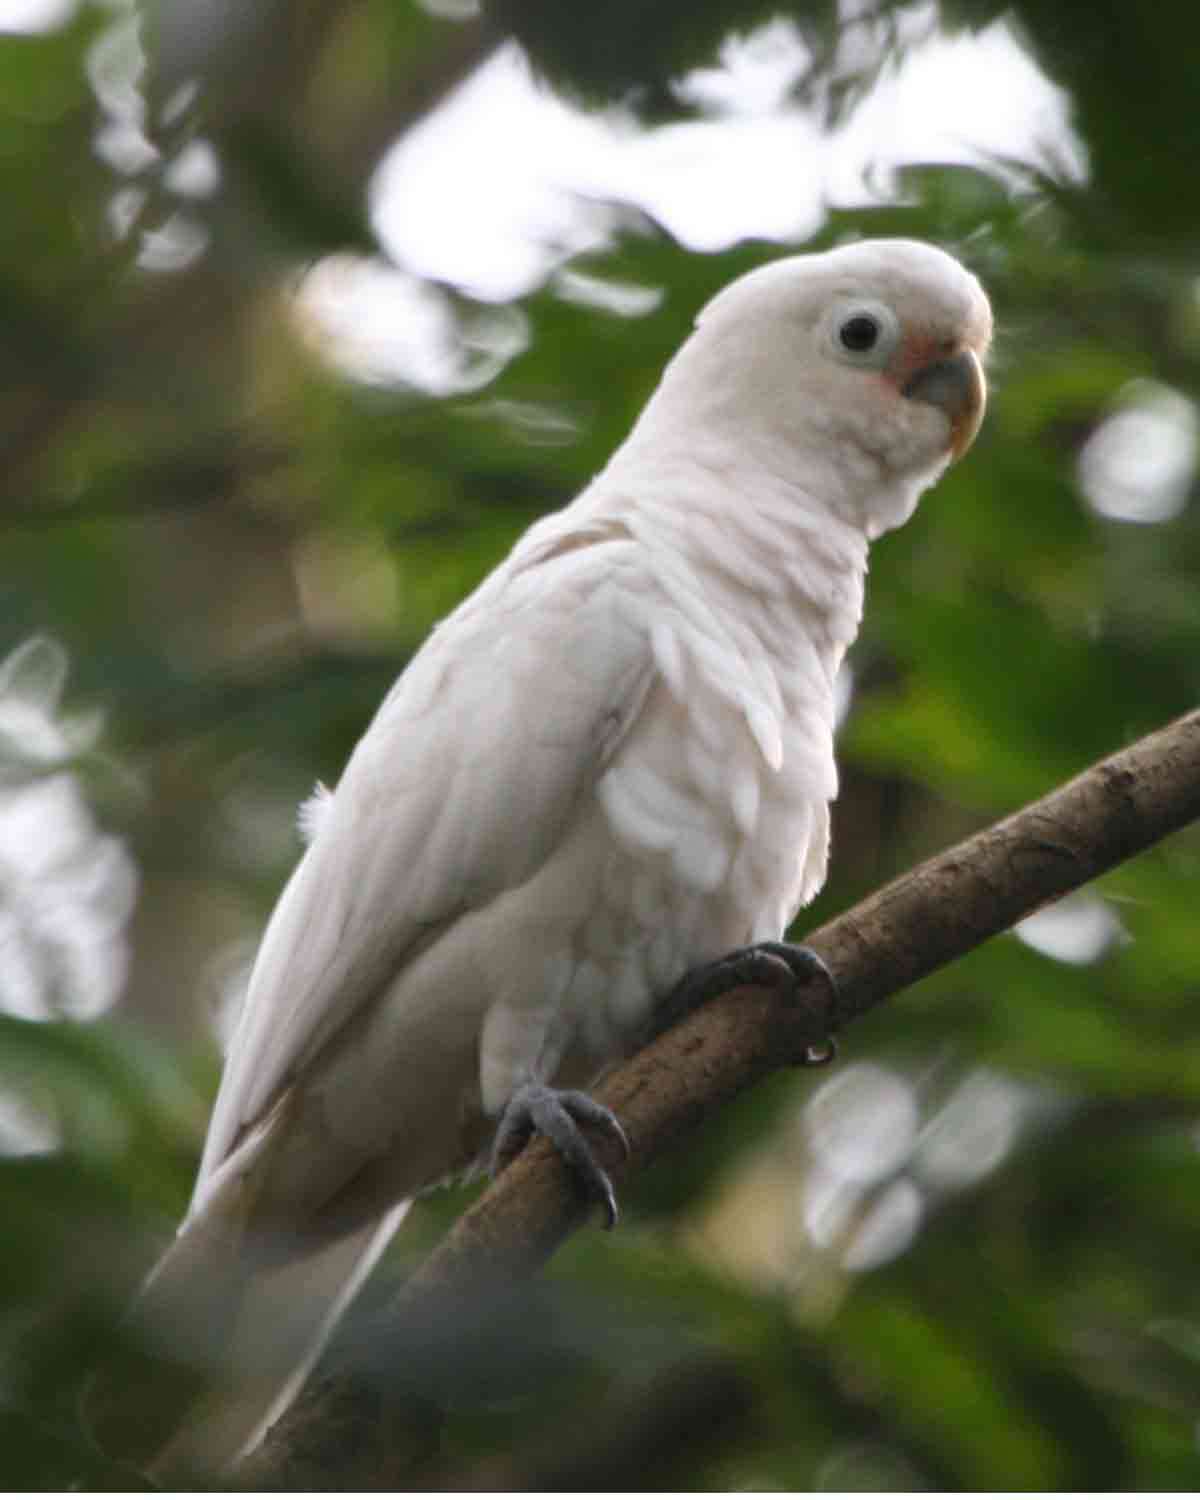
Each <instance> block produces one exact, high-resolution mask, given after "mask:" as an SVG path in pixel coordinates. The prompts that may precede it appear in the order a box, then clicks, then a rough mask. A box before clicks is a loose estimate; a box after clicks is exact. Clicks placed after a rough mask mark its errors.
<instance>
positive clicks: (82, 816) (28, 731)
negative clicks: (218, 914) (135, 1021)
mask: <svg viewBox="0 0 1200 1500" xmlns="http://www.w3.org/2000/svg"><path fill="white" fill-rule="evenodd" d="M66 676H67V657H66V652H65V651H64V650H63V649H62V647H61V646H59V645H58V644H56V643H55V642H54V641H51V640H48V639H46V638H44V637H34V638H33V639H31V640H29V641H26V642H25V643H24V644H23V645H20V646H18V647H17V648H16V649H15V650H14V651H13V652H12V653H11V654H10V655H9V656H8V657H7V658H6V659H4V660H3V661H0V1010H2V1011H4V1012H6V1013H7V1014H8V1015H11V1016H16V1017H19V1018H21V1019H23V1020H29V1021H48V1020H63V1019H69V1020H90V1019H91V1018H93V1017H95V1016H99V1015H101V1014H103V1013H104V1012H105V1011H106V1010H108V1009H109V1008H110V1007H111V1006H112V1005H113V1003H114V1002H115V1001H116V999H117V998H118V996H119V995H120V993H121V990H122V987H123V985H124V982H125V976H126V971H127V968H128V963H129V946H128V937H127V927H128V923H129V918H130V916H131V914H132V912H133V907H134V902H135V899H136V895H137V871H136V867H135V865H134V862H133V859H132V858H131V856H130V854H129V851H128V850H127V848H126V847H125V844H124V842H123V841H122V840H121V839H120V838H118V837H116V836H115V835H113V834H108V833H104V832H103V831H102V830H101V829H100V828H99V827H98V826H97V823H96V820H95V817H94V816H93V814H92V811H91V808H90V807H89V805H88V801H87V798H86V796H85V795H84V790H83V787H82V784H81V782H80V779H79V776H78V775H77V774H76V772H75V770H73V769H72V766H73V764H74V763H75V762H76V761H77V759H78V758H79V757H80V756H81V755H84V754H86V753H88V752H90V751H91V750H92V748H93V746H94V744H95V742H96V738H97V735H98V733H99V723H98V721H97V720H96V719H95V718H91V719H88V720H83V721H79V720H74V721H73V720H71V719H70V718H68V717H67V716H65V715H64V714H63V712H62V709H61V699H62V691H63V686H64V683H65V681H66Z"/></svg>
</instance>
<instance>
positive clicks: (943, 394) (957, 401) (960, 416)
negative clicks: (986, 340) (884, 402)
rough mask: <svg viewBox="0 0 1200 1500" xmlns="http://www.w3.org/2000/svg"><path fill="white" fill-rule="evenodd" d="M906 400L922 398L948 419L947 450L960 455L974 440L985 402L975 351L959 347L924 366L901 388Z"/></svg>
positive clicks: (985, 391)
mask: <svg viewBox="0 0 1200 1500" xmlns="http://www.w3.org/2000/svg"><path fill="white" fill-rule="evenodd" d="M901 390H902V393H903V394H904V395H905V396H907V397H908V399H909V400H910V401H925V402H928V404H929V405H930V406H936V407H938V409H939V410H941V411H943V412H945V414H946V416H947V417H948V418H949V419H950V436H951V441H950V451H951V453H952V454H953V455H954V457H955V458H961V457H962V456H963V454H964V453H965V452H966V451H967V449H968V448H969V447H970V446H971V444H972V442H973V441H974V439H975V434H976V433H977V432H978V431H979V427H980V423H981V422H982V421H983V411H984V407H985V406H986V405H987V383H986V382H985V380H984V378H983V367H982V366H981V365H980V363H979V359H978V357H977V355H976V354H975V352H974V351H973V350H971V349H963V350H961V351H960V352H959V353H958V354H952V355H949V356H948V357H947V358H945V359H935V360H933V361H932V363H930V364H927V365H924V366H923V367H922V368H921V369H919V370H918V371H917V372H916V374H915V375H913V376H911V377H910V378H909V379H908V380H907V381H906V382H905V384H904V385H903V386H902V387H901Z"/></svg>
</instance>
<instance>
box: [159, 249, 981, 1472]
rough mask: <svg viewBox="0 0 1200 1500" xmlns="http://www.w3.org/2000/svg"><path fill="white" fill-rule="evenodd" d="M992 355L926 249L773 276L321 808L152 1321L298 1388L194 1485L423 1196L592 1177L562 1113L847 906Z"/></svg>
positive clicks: (752, 285)
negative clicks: (882, 659)
mask: <svg viewBox="0 0 1200 1500" xmlns="http://www.w3.org/2000/svg"><path fill="white" fill-rule="evenodd" d="M990 334H991V313H990V310H989V307H988V301H987V298H986V296H985V295H984V293H983V291H982V289H981V288H980V285H979V283H978V282H977V281H976V279H975V278H974V276H972V275H971V274H970V273H969V272H967V271H966V270H964V269H963V267H962V266H961V265H960V264H959V263H958V262H957V261H956V260H954V259H952V258H951V257H950V256H949V255H946V254H944V253H943V252H942V251H940V250H937V249H934V248H932V247H931V246H929V245H925V244H919V243H916V242H914V241H908V240H874V241H864V242H861V243H856V244H851V245H847V246H844V247H843V248H841V249H836V250H832V251H829V252H827V253H824V254H815V255H800V256H794V257H790V258H788V259H782V260H778V261H775V262H774V263H772V264H769V265H766V266H763V267H761V268H760V269H758V270H756V271H753V272H751V273H750V274H749V275H746V276H743V277H741V278H740V279H739V280H737V281H735V282H733V283H732V284H731V285H730V286H728V287H726V288H725V290H724V291H722V292H721V293H720V294H719V295H718V296H717V297H715V298H714V299H713V300H712V301H711V302H710V303H709V304H708V306H707V307H705V308H704V310H703V311H702V312H701V313H700V315H699V317H698V318H697V320H696V326H695V330H694V332H693V333H692V334H691V336H690V337H689V338H688V340H687V341H686V343H684V345H683V347H682V348H681V349H680V351H679V353H678V354H677V355H676V356H675V358H674V359H673V360H672V361H671V363H670V364H669V365H668V366H667V368H666V371H665V372H664V374H663V377H662V380H661V382H660V384H659V385H658V388H657V389H656V390H655V392H654V394H653V396H652V397H651V398H650V400H649V402H648V403H647V405H646V407H645V410H644V411H643V412H642V414H641V416H640V418H639V419H638V422H637V424H636V426H635V427H634V429H633V431H632V432H631V433H630V435H629V437H628V438H627V439H626V441H625V442H624V444H623V445H622V446H621V447H620V448H619V449H618V450H617V452H616V453H615V454H614V455H613V457H612V459H611V461H610V462H609V464H608V465H607V467H606V468H605V469H604V470H603V471H602V472H601V473H600V474H599V475H598V476H597V477H596V478H595V479H594V480H593V481H592V482H591V484H589V485H588V487H587V488H586V489H585V490H584V491H583V493H582V494H581V495H580V496H579V497H578V499H576V500H575V501H574V502H573V503H572V504H570V505H568V506H567V507H566V508H565V509H564V510H562V511H559V512H557V513H556V514H554V515H551V516H548V517H546V518H545V519H543V520H541V521H539V522H538V523H537V524H536V525H535V526H533V527H532V528H531V529H530V530H529V531H528V532H527V533H526V535H525V536H524V537H523V538H522V539H521V540H520V541H519V542H518V543H517V545H516V547H515V548H514V549H513V551H512V553H511V554H510V555H509V557H508V558H507V559H506V560H505V561H504V562H503V563H501V564H500V566H499V567H498V568H497V569H496V571H495V572H494V573H493V574H492V575H491V576H490V577H489V578H488V579H487V580H486V581H485V582H484V583H483V584H482V585H481V586H480V587H479V588H478V589H477V590H476V591H475V593H474V594H472V595H471V597H470V598H469V599H467V600H466V602H465V603H463V604H462V605H461V606H460V607H459V608H458V609H457V610H456V611H455V612H454V613H453V614H452V615H451V616H450V617H449V618H448V619H447V620H445V621H444V622H443V623H442V624H441V625H439V626H438V627H437V629H436V630H435V631H434V632H433V634H432V635H431V636H430V638H429V640H428V641H427V642H426V643H425V645H424V646H423V647H422V649H421V650H420V651H419V652H418V653H417V655H416V656H415V657H414V658H413V660H412V661H411V662H410V664H409V665H408V667H407V668H406V670H405V671H404V673H403V675H402V676H401V677H400V679H399V680H398V681H397V683H396V684H395V686H394V687H393V688H392V690H391V692H390V693H389V694H388V696H387V698H386V699H385V700H384V703H383V705H382V707H381V708H380V709H379V712H378V713H377V715H376V716H375V719H374V721H373V722H372V724H371V726H370V728H369V729H368V730H367V732H366V734H365V735H364V736H363V738H362V740H361V741H360V742H359V744H358V746H357V748H356V749H355V751H354V753H353V755H352V757H351V759H350V762H349V764H348V765H347V767H346V770H345V773H344V775H343V776H342V779H341V781H340V783H339V784H338V786H337V789H336V791H334V792H332V793H325V792H323V791H322V792H319V793H318V796H317V797H316V798H315V799H314V800H313V801H312V802H311V803H310V804H309V805H308V807H307V809H306V812H305V816H304V823H305V826H306V829H307V831H308V833H309V835H310V842H309V844H308V848H307V851H306V852H305V854H304V857H303V859H302V860H301V861H300V864H299V866H298V867H297V869H296V871H295V873H294V874H293V876H292V878H291V880H290V881H289V882H288V885H287V888H286V889H285V891H284V893H283V895H282V897H281V898H280V901H279V904H278V906H277V907H276V908H275V912H274V915H273V916H272V917H271V920H270V923H269V925H268V927H267V931H266V935H265V937H264V939H263V942H262V947H261V949H260V951H259V954H258V959H257V962H256V964H255V966H254V971H253V976H252V978H251V980H250V987H249V993H248V996H247V999H246V1003H245V1008H244V1012H243V1014H242V1016H241V1020H240V1023H239V1025H238V1027H237V1030H236V1034H235V1035H234V1038H233V1041H232V1044H231V1046H230V1049H229V1056H228V1060H227V1063H226V1066H225V1073H224V1078H223V1080H222V1083H221V1089H220V1094H219V1096H218V1099H217V1103H216V1107H215V1110H214V1112H213V1116H212V1123H211V1125H210V1127H209V1132H208V1139H207V1143H206V1145H205V1148H204V1158H203V1162H202V1165H201V1167H200V1173H199V1178H198V1180H197V1183H196V1189H195V1196H194V1198H193V1200H192V1205H191V1208H190V1211H189V1213H188V1215H187V1218H186V1219H185V1221H184V1223H183V1225H182V1227H181V1229H180V1231H179V1236H178V1238H177V1240H176V1241H175V1243H174V1245H173V1246H172V1248H171V1249H170V1250H169V1251H168V1253H167V1254H166V1256H165V1257H164V1259H163V1261H162V1262H161V1264H160V1266H159V1268H158V1269H157V1271H156V1272H155V1273H154V1275H153V1276H152V1278H151V1280H150V1282H149V1283H148V1286H147V1289H146V1291H145V1292H144V1294H143V1298H142V1314H143V1316H145V1317H146V1318H147V1319H148V1320H150V1322H151V1323H156V1324H158V1325H159V1326H161V1327H163V1328H164V1329H166V1330H168V1333H167V1336H172V1333H171V1331H172V1330H173V1332H174V1335H177V1336H178V1337H179V1338H180V1339H181V1340H183V1339H185V1338H186V1336H187V1335H186V1333H185V1332H184V1331H183V1330H185V1329H186V1327H187V1317H186V1314H185V1313H183V1312H182V1311H181V1309H183V1308H184V1307H185V1306H186V1304H187V1303H188V1301H189V1298H190V1299H192V1300H193V1301H194V1302H195V1305H196V1306H198V1307H200V1308H201V1309H202V1311H201V1312H200V1313H198V1314H196V1315H195V1317H194V1318H193V1323H196V1322H198V1323H200V1324H201V1325H202V1328H203V1332H204V1333H206V1334H207V1335H208V1336H209V1337H211V1338H213V1339H217V1340H219V1341H220V1342H221V1343H222V1344H223V1345H224V1347H225V1350H226V1352H227V1353H229V1354H230V1355H231V1357H232V1358H233V1359H234V1362H235V1364H239V1365H241V1364H245V1365H248V1366H251V1367H253V1366H254V1364H255V1361H256V1359H261V1360H262V1363H264V1364H265V1365H266V1366H267V1367H268V1374H269V1376H270V1378H265V1377H264V1379H263V1381H262V1382H261V1391H262V1394H263V1396H264V1400H263V1401H262V1402H260V1403H259V1404H257V1405H256V1403H255V1402H253V1401H246V1400H243V1401H241V1402H240V1403H232V1402H231V1403H227V1404H221V1403H218V1404H217V1406H215V1407H213V1408H212V1409H210V1410H209V1411H208V1412H207V1413H205V1414H204V1415H203V1416H201V1415H200V1414H197V1413H193V1414H192V1417H191V1418H190V1419H189V1420H188V1421H187V1422H185V1423H184V1424H183V1428H182V1431H181V1435H180V1437H179V1438H178V1439H177V1442H176V1445H175V1449H174V1454H175V1457H176V1458H178V1457H180V1456H186V1455H187V1454H189V1453H193V1454H194V1453H198V1452H205V1453H207V1454H208V1455H210V1456H211V1454H212V1452H213V1451H214V1448H216V1449H219V1448H221V1447H222V1446H223V1447H224V1449H225V1451H226V1453H227V1454H228V1455H229V1456H232V1455H233V1454H234V1453H235V1452H236V1451H237V1450H238V1449H239V1448H244V1447H245V1446H247V1445H248V1444H250V1443H252V1442H253V1441H254V1440H255V1436H256V1434H257V1433H258V1432H259V1431H260V1430H261V1427H262V1424H263V1421H264V1419H265V1417H266V1416H267V1414H268V1412H269V1411H270V1410H271V1407H272V1402H274V1404H275V1408H276V1409H278V1406H279V1403H280V1389H281V1386H282V1385H283V1384H284V1380H283V1376H284V1375H285V1374H286V1373H288V1372H291V1373H293V1374H294V1373H295V1372H296V1371H297V1370H300V1369H302V1368H304V1367H305V1366H306V1364H307V1363H308V1362H310V1361H311V1359H312V1358H313V1357H315V1353H316V1351H317V1349H318V1348H319V1347H320V1344H321V1342H322V1341H323V1339H324V1338H325V1337H326V1336H327V1334H328V1332H329V1330H330V1329H331V1327H332V1325H333V1323H334V1321H335V1320H336V1319H337V1317H338V1316H339V1315H340V1313H341V1311H342V1310H343V1309H344V1307H345V1306H346V1304H347V1302H348V1301H349V1299H350V1298H351V1297H352V1296H353V1295H354V1293H355V1291H356V1290H357V1288H358V1287H359V1286H360V1285H361V1283H362V1281H363V1280H364V1278H365V1277H366V1275H367V1274H368V1272H369V1271H370V1269H371V1267H372V1266H373V1265H374V1263H375V1261H376V1260H377V1259H378V1257H379V1255H380V1254H381V1252H382V1251H383V1249H384V1247H385V1245H386V1244H387V1242H388V1239H389V1238H390V1237H391V1235H392V1234H393V1232H394V1231H395V1229H396V1227H397V1225H398V1224H399V1222H400V1219H401V1218H402V1216H403V1214H404V1211H405V1208H406V1207H407V1205H408V1203H409V1202H410V1201H411V1199H412V1198H413V1196H414V1195H415V1194H417V1193H420V1192H422V1191H423V1190H425V1189H426V1188H428V1187H430V1186H431V1185H432V1184H435V1183H437V1182H439V1181H441V1180H443V1179H445V1178H447V1177H448V1176H451V1175H453V1174H455V1173H458V1172H461V1171H463V1170H464V1169H466V1168H468V1167H470V1166H471V1165H472V1164H473V1163H475V1162H477V1161H479V1160H480V1159H481V1156H482V1157H483V1158H484V1159H486V1153H487V1151H488V1149H489V1145H490V1143H491V1142H492V1141H493V1140H494V1138H495V1136H496V1131H497V1125H498V1122H501V1121H504V1122H505V1123H504V1132H505V1134H506V1136H507V1137H510V1138H511V1137H519V1136H520V1134H521V1133H522V1131H525V1130H527V1129H529V1128H531V1127H536V1128H538V1129H541V1130H544V1131H545V1132H546V1133H547V1134H549V1135H551V1136H552V1137H553V1138H554V1139H555V1140H556V1141H557V1142H558V1143H559V1144H560V1146H563V1147H564V1149H566V1150H567V1151H568V1154H571V1153H572V1141H571V1140H570V1139H569V1138H571V1137H574V1144H576V1145H579V1146H581V1147H582V1148H583V1152H584V1155H585V1156H586V1155H587V1152H586V1146H584V1145H583V1141H582V1137H581V1136H580V1135H579V1133H578V1130H577V1128H576V1126H575V1124H574V1121H576V1120H582V1121H585V1122H589V1123H594V1122H595V1121H599V1122H600V1123H601V1124H603V1123H604V1118H603V1116H604V1112H601V1111H599V1110H598V1108H597V1107H595V1106H590V1105H589V1101H588V1100H587V1098H586V1096H585V1095H582V1094H579V1093H577V1092H575V1093H569V1094H560V1093H559V1092H558V1090H559V1088H560V1087H563V1088H565V1087H567V1086H570V1087H573V1088H575V1087H578V1086H580V1085H585V1084H586V1083H587V1081H588V1080H589V1079H591V1078H593V1077H594V1076H595V1075H596V1073H597V1072H598V1071H599V1070H600V1069H601V1068H602V1067H603V1066H604V1065H605V1064H606V1063H608V1062H610V1061H611V1060H612V1059H613V1058H614V1057H615V1056H618V1055H620V1054H621V1053H622V1052H624V1051H628V1050H629V1049H630V1047H631V1046H633V1045H636V1042H637V1040H638V1039H639V1038H640V1037H642V1036H644V1035H645V1034H646V1032H647V1030H648V1027H649V1025H650V1023H651V1021H652V1017H653V1014H654V1010H655V1007H656V1005H657V1004H659V1003H660V1002H661V1001H662V1000H663V999H664V997H666V996H667V995H668V994H670V993H671V992H672V991H673V990H674V989H675V988H676V986H677V985H678V984H679V983H680V981H681V979H682V978H683V976H685V975H686V974H688V973H689V972H690V971H694V970H696V969H697V968H698V967H699V966H704V965H708V964H711V963H712V962H713V961H715V960H718V959H720V958H721V957H722V955H725V954H727V953H728V952H729V951H730V950H738V949H744V948H747V947H753V945H755V944H760V943H768V944H769V943H773V942H777V941H778V940H779V939H781V938H782V937H783V934H784V931H785V929H786V927H787V925H788V923H789V922H790V921H791V919H792V918H793V916H794V915H795V914H796V912H797V910H798V909H799V908H800V907H801V906H803V905H804V903H805V902H806V901H808V900H809V899H810V898H811V897H812V896H813V894H814V893H815V892H816V891H817V889H818V888H819V887H820V885H821V883H822V881H823V880H824V877H825V866H826V858H827V854H828V847H829V805H830V803H831V802H832V800H833V798H834V796H835V794H836V791H837V771H836V769H835V765H834V755H833V730H834V680H835V678H836V676H837V673H838V668H839V666H840V664H841V661H842V658H843V655H844V654H845V651H846V648H847V647H848V646H849V645H850V643H851V641H852V640H853V638H854V635H855V632H856V629H857V626H858V622H859V618H860V614H861V611H862V606H863V587H864V579H865V575H866V570H867V548H868V544H869V543H870V542H871V540H872V539H873V538H875V537H877V536H879V535H880V533H882V532H885V531H887V530H889V529H890V528H892V527H895V526H899V525H900V524H901V523H902V522H903V521H905V520H907V519H908V517H909V516H911V515H912V512H913V509H914V507H915V506H916V503H917V500H918V498H919V496H920V494H921V492H922V491H923V490H924V489H926V488H927V487H928V486H929V485H931V484H932V483H933V482H934V481H935V480H936V479H937V478H938V477H939V475H940V474H941V473H942V471H943V470H944V469H945V468H946V466H947V465H948V464H949V463H950V462H951V460H952V459H954V458H956V457H958V456H959V455H961V454H962V453H963V452H964V450H965V449H966V448H967V447H968V445H969V444H970V443H971V441H972V439H973V437H974V436H975V433H976V431H977V430H978V427H979V423H980V420H981V417H982V413H983V406H984V380H983V374H982V363H981V362H982V360H983V357H984V354H985V352H986V349H987V346H988V342H989V338H990ZM589 1161H590V1158H589ZM581 1170H582V1173H583V1177H584V1186H585V1189H586V1190H588V1191H592V1192H595V1193H598V1194H599V1195H600V1196H607V1194H606V1188H607V1180H606V1179H605V1178H604V1175H603V1173H602V1172H601V1171H600V1169H599V1168H598V1167H596V1166H595V1164H594V1163H591V1165H590V1166H589V1164H588V1162H585V1163H584V1165H583V1167H582V1168H581ZM201 1286H205V1287H207V1288H208V1289H209V1294H208V1295H207V1296H201V1295H199V1288H200V1287H201ZM213 1287H220V1288H221V1291H220V1298H221V1311H220V1313H219V1314H218V1313H215V1312H214V1295H215V1294H213V1293H212V1288H213ZM197 1299H198V1300H197ZM195 1331H196V1330H195V1329H194V1328H193V1332H195ZM268 1347H269V1348H271V1350H272V1353H271V1355H270V1357H269V1359H263V1358H262V1356H263V1350H264V1349H266V1348H268ZM295 1383H296V1382H295V1381H294V1380H293V1382H292V1385H293V1386H294V1384H295Z"/></svg>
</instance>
